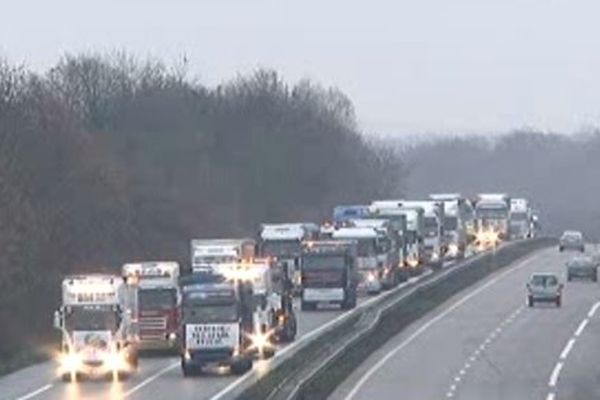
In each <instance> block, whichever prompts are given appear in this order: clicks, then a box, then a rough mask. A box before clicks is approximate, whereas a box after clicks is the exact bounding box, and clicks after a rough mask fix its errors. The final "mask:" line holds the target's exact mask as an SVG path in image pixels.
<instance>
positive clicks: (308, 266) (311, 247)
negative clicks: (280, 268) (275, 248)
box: [301, 240, 358, 311]
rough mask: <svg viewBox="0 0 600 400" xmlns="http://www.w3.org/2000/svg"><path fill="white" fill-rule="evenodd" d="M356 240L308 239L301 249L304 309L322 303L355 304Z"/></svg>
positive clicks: (348, 306) (344, 305)
mask: <svg viewBox="0 0 600 400" xmlns="http://www.w3.org/2000/svg"><path fill="white" fill-rule="evenodd" d="M356 246H357V243H356V242H355V241H342V240H327V241H325V240H318V241H310V242H306V243H305V245H304V249H303V252H302V294H301V308H302V310H303V311H304V310H314V309H316V307H317V305H318V304H319V303H329V304H339V305H340V307H341V308H342V309H344V310H347V309H351V308H354V307H356V285H357V283H358V282H357V281H358V279H357V273H356V256H357V248H356Z"/></svg>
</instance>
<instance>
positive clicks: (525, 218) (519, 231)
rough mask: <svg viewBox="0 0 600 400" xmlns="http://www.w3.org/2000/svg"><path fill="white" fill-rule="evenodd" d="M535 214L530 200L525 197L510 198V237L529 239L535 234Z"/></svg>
mask: <svg viewBox="0 0 600 400" xmlns="http://www.w3.org/2000/svg"><path fill="white" fill-rule="evenodd" d="M533 231H534V226H533V215H532V209H531V207H530V206H529V201H528V200H527V199H524V198H515V199H511V200H510V237H511V238H513V239H527V238H530V237H532V236H533Z"/></svg>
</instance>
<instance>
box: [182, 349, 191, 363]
mask: <svg viewBox="0 0 600 400" xmlns="http://www.w3.org/2000/svg"><path fill="white" fill-rule="evenodd" d="M183 358H184V359H185V360H187V361H189V360H191V359H192V355H191V354H190V351H189V350H186V351H185V352H184V353H183Z"/></svg>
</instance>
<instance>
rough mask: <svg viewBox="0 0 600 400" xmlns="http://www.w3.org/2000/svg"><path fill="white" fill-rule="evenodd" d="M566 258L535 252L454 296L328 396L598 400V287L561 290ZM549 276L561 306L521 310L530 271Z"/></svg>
mask: <svg viewBox="0 0 600 400" xmlns="http://www.w3.org/2000/svg"><path fill="white" fill-rule="evenodd" d="M571 256H572V254H569V253H564V254H559V253H558V251H557V249H555V248H552V249H545V250H542V251H539V252H537V253H534V254H532V255H530V256H529V257H527V258H524V259H522V260H520V261H517V262H516V263H514V264H513V265H511V266H509V267H507V268H505V269H503V270H501V271H499V272H497V273H496V274H494V275H492V276H490V277H489V278H486V279H485V280H484V281H482V282H480V283H479V284H477V285H475V286H473V287H471V288H469V289H467V290H465V291H463V292H461V293H459V294H457V295H455V296H454V297H453V298H452V299H450V300H449V301H447V302H446V303H444V304H443V305H442V306H440V307H439V308H438V309H437V310H435V311H434V312H432V313H430V314H428V315H427V316H426V317H424V318H423V319H421V320H419V321H417V322H416V323H414V324H413V325H411V326H410V327H409V328H408V329H406V330H405V331H404V332H402V333H401V334H399V335H397V336H396V337H395V338H393V339H392V340H391V341H390V342H388V343H387V344H386V345H385V346H384V347H383V348H381V349H380V350H379V351H377V352H376V353H374V354H373V355H372V356H371V357H369V358H368V359H367V360H366V361H365V362H364V363H363V364H362V365H361V366H360V367H359V368H358V369H357V370H356V371H355V372H354V373H353V374H352V375H351V376H350V377H349V378H348V379H347V380H346V381H345V382H344V383H343V384H342V385H341V386H340V387H338V389H337V390H336V391H335V392H334V393H333V394H332V396H331V397H330V398H331V399H334V400H358V399H369V400H373V399H377V400H386V399H390V400H391V399H394V400H397V399H406V400H411V399H414V400H427V399H469V400H481V399H486V400H494V399H498V400H500V399H504V400H506V399H546V400H552V399H555V400H563V399H571V400H585V399H597V398H600V384H599V383H600V363H598V360H600V346H598V343H599V340H600V339H599V338H600V311H598V312H596V310H598V308H599V305H600V304H599V303H598V301H599V299H600V287H599V285H598V284H597V283H592V282H588V281H574V282H569V283H566V282H565V281H566V279H565V267H564V263H565V261H566V260H567V259H568V258H569V257H571ZM538 271H552V272H557V273H559V274H560V276H561V277H562V278H561V280H562V281H563V282H565V288H564V292H563V306H562V307H561V308H555V307H554V306H552V305H539V306H537V305H536V307H534V308H529V307H527V306H526V304H525V296H526V289H525V283H526V282H527V279H528V277H529V275H530V274H531V273H532V272H538Z"/></svg>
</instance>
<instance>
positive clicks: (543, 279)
mask: <svg viewBox="0 0 600 400" xmlns="http://www.w3.org/2000/svg"><path fill="white" fill-rule="evenodd" d="M531 284H532V285H533V286H544V287H546V286H556V285H557V284H558V279H557V278H556V276H554V275H534V276H533V277H532V278H531Z"/></svg>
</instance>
